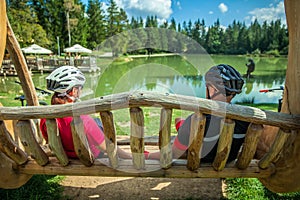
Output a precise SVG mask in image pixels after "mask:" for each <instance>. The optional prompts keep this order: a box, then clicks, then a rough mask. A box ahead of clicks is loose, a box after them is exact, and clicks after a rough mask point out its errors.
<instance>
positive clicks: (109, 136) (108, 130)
mask: <svg viewBox="0 0 300 200" xmlns="http://www.w3.org/2000/svg"><path fill="white" fill-rule="evenodd" d="M100 117H101V121H102V123H103V129H104V135H105V144H106V152H107V156H108V158H109V162H110V165H111V166H112V168H114V169H116V168H118V166H119V161H118V152H117V139H116V129H115V125H114V118H113V114H112V113H111V112H109V111H107V112H101V113H100Z"/></svg>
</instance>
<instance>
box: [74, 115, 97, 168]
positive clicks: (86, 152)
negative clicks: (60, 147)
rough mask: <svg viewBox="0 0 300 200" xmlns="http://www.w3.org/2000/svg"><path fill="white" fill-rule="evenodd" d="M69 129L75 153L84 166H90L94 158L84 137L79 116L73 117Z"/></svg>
mask: <svg viewBox="0 0 300 200" xmlns="http://www.w3.org/2000/svg"><path fill="white" fill-rule="evenodd" d="M71 129H72V137H73V143H74V149H75V152H76V155H77V156H78V158H79V160H80V161H81V162H82V163H83V164H84V165H85V166H88V167H89V166H91V165H92V164H93V162H94V159H95V158H94V155H93V154H92V151H91V149H90V146H89V143H88V140H87V138H86V135H85V131H84V125H83V122H82V120H81V118H80V117H79V116H75V117H73V120H72V122H71Z"/></svg>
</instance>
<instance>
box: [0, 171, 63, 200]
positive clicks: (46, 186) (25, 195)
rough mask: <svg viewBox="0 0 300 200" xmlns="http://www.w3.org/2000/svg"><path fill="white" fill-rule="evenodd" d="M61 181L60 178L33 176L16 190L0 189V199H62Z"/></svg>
mask: <svg viewBox="0 0 300 200" xmlns="http://www.w3.org/2000/svg"><path fill="white" fill-rule="evenodd" d="M61 180H62V177H61V176H46V175H34V176H33V177H32V178H31V179H30V180H29V181H28V182H27V183H26V184H25V185H23V186H22V187H20V188H18V189H9V190H5V189H0V197H1V199H7V200H8V199H9V200H23V199H24V200H25V199H26V200H27V199H29V200H31V199H32V200H33V199H43V200H56V199H62V191H63V188H62V186H61V185H59V182H60V181H61Z"/></svg>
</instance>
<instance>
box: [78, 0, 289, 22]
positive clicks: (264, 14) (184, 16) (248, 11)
mask: <svg viewBox="0 0 300 200" xmlns="http://www.w3.org/2000/svg"><path fill="white" fill-rule="evenodd" d="M82 2H83V3H85V4H86V3H87V0H82ZM103 2H107V1H103ZM115 2H116V3H117V5H118V6H119V7H120V8H123V9H125V11H126V12H127V14H128V15H129V17H130V18H131V16H135V17H139V16H142V17H145V16H149V15H156V16H157V17H158V19H159V20H160V21H164V20H168V21H170V19H171V18H172V17H174V18H175V20H176V22H177V23H178V22H180V23H182V22H183V21H189V20H192V22H194V21H195V20H197V19H200V20H202V19H204V20H205V23H206V26H210V25H212V24H213V23H214V22H216V20H217V19H219V20H220V23H221V25H223V26H228V25H229V24H231V23H232V22H233V20H234V19H235V20H237V21H241V22H245V23H246V25H249V24H250V23H251V21H253V20H254V19H255V18H257V19H258V20H259V22H260V23H262V22H263V21H266V20H267V21H271V20H276V19H281V21H282V23H284V24H285V23H286V21H285V20H286V19H285V11H284V3H283V0H211V1H204V0H115Z"/></svg>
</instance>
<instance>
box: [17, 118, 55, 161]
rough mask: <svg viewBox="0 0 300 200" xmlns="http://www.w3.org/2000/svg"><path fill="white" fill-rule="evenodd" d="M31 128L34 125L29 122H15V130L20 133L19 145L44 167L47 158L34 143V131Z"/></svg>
mask: <svg viewBox="0 0 300 200" xmlns="http://www.w3.org/2000/svg"><path fill="white" fill-rule="evenodd" d="M33 126H34V124H33V122H32V121H31V120H24V121H18V122H17V129H18V131H19V133H20V138H21V143H22V144H23V146H24V148H25V150H26V151H27V153H28V154H30V155H31V157H32V158H34V159H35V161H36V162H37V163H38V164H39V165H41V166H44V165H46V164H47V163H48V161H49V158H48V156H47V154H46V153H45V152H44V151H43V149H42V148H41V146H40V145H39V143H38V142H37V141H36V138H35V133H34V132H33V131H34V130H35V129H34V128H33Z"/></svg>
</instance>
